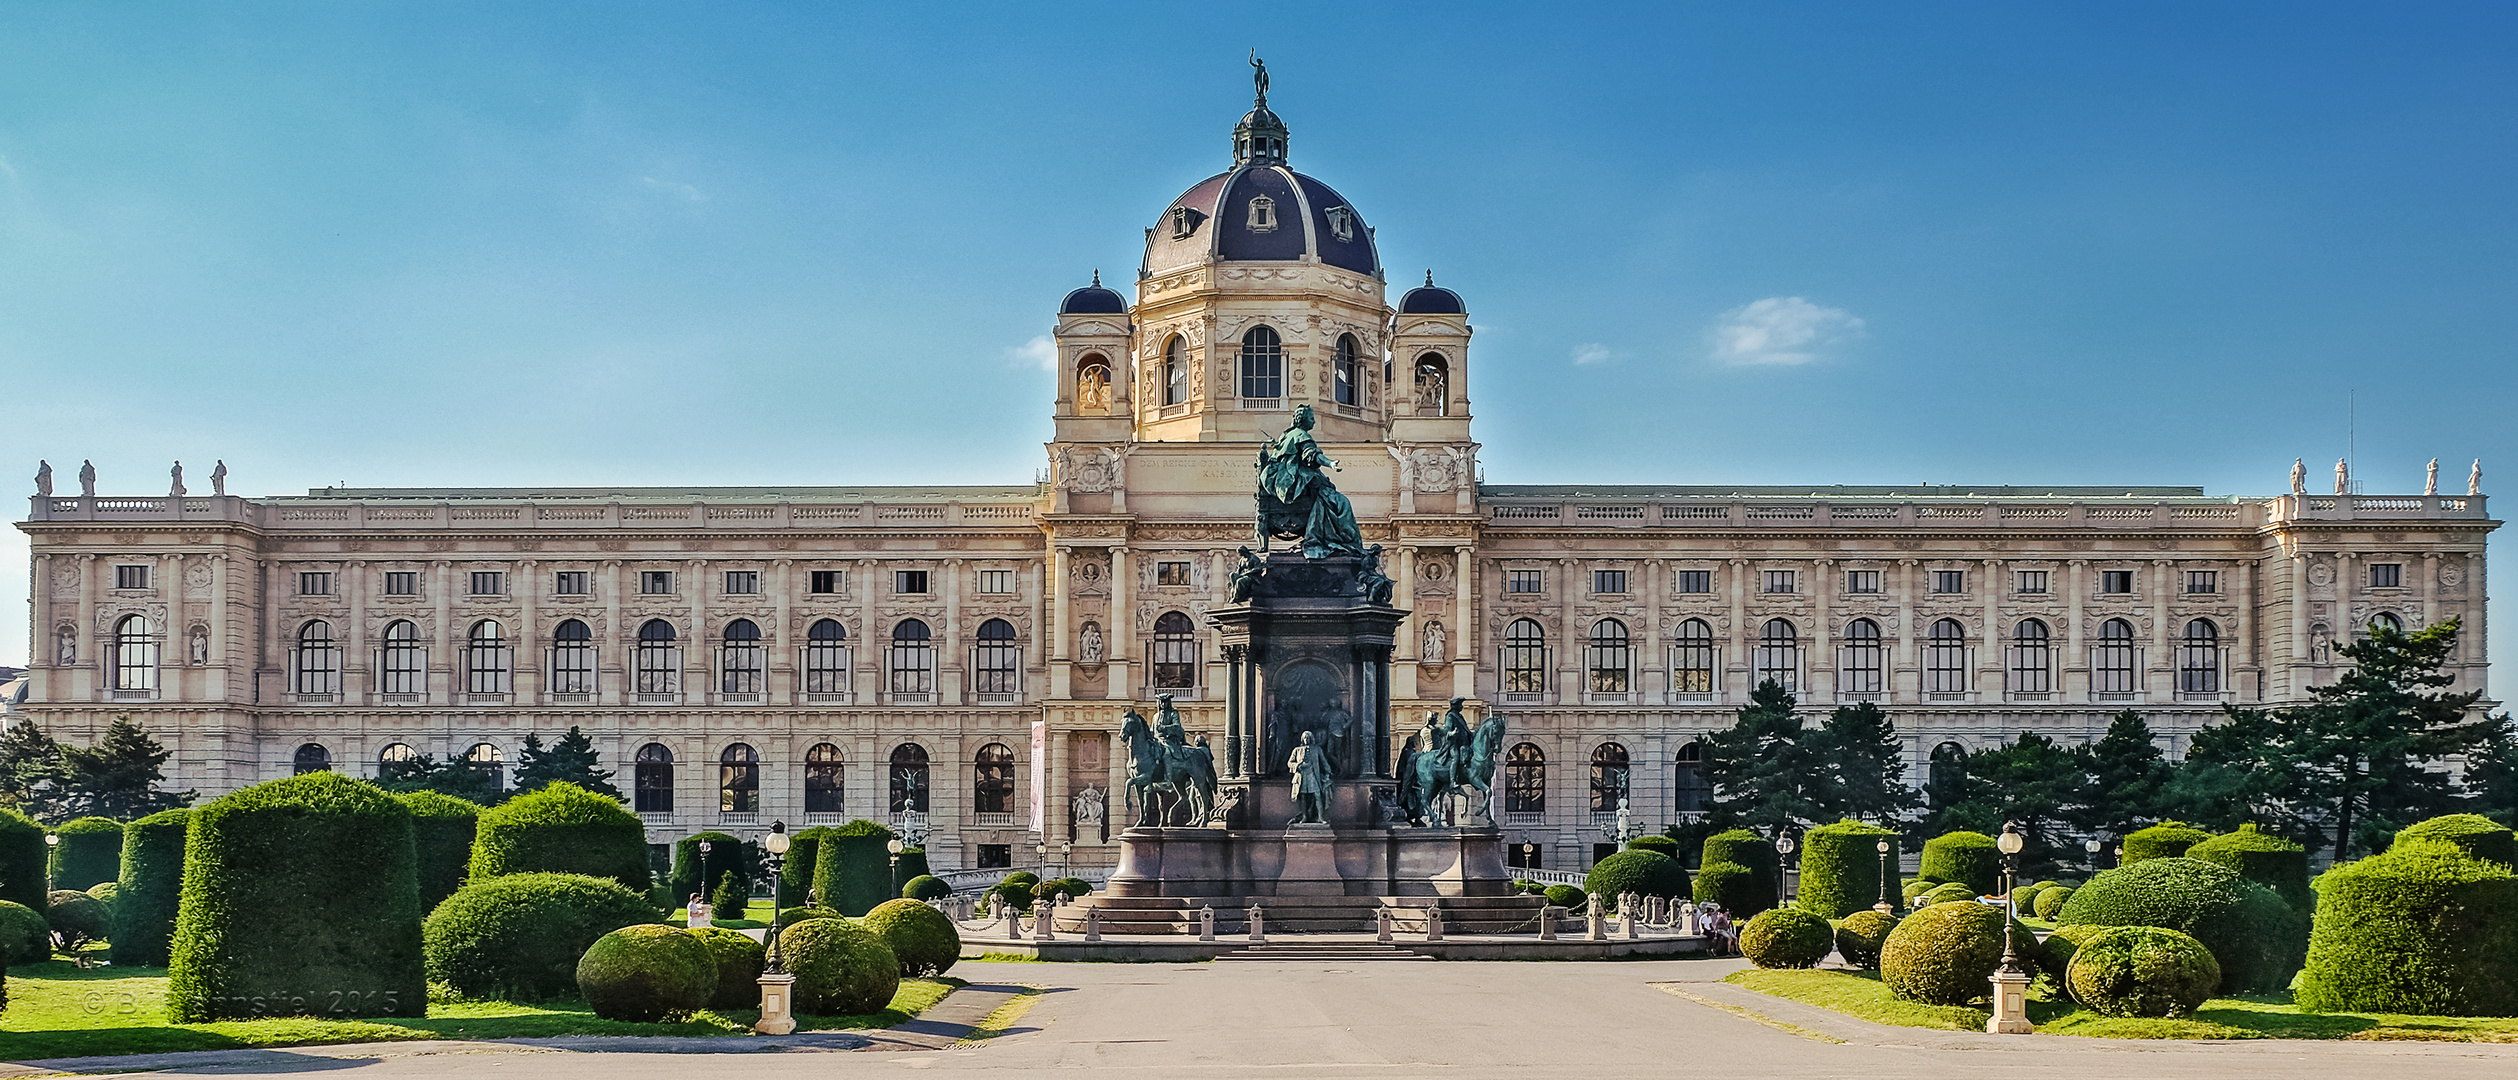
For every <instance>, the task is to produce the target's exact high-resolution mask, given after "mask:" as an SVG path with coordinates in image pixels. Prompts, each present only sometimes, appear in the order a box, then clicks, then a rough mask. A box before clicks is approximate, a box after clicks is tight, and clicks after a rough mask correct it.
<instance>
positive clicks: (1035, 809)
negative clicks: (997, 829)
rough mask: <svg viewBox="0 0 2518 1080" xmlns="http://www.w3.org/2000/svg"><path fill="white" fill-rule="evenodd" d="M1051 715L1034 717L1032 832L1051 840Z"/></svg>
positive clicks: (1046, 840) (1044, 840) (1045, 841)
mask: <svg viewBox="0 0 2518 1080" xmlns="http://www.w3.org/2000/svg"><path fill="white" fill-rule="evenodd" d="M1048 824H1049V717H1047V716H1045V715H1044V716H1037V717H1034V718H1033V719H1032V832H1033V833H1034V834H1035V835H1038V836H1039V837H1040V838H1041V841H1042V842H1043V843H1047V842H1048V840H1049V832H1048Z"/></svg>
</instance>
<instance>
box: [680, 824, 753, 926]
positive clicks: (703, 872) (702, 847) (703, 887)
mask: <svg viewBox="0 0 2518 1080" xmlns="http://www.w3.org/2000/svg"><path fill="white" fill-rule="evenodd" d="M714 846H716V845H714V844H711V843H709V842H708V841H706V840H702V841H700V842H699V891H698V892H696V893H693V894H691V902H692V903H695V904H708V905H709V912H708V914H709V918H710V920H711V921H712V922H713V921H715V919H716V915H717V912H716V903H715V901H712V900H710V899H708V849H709V848H711V847H714ZM733 917H734V918H737V919H740V918H742V917H743V913H742V912H740V911H738V912H735V913H734V916H733Z"/></svg>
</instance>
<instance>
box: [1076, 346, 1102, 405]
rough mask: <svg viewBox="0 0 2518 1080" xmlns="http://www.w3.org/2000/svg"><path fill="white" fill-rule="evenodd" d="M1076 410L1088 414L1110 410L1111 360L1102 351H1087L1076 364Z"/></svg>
mask: <svg viewBox="0 0 2518 1080" xmlns="http://www.w3.org/2000/svg"><path fill="white" fill-rule="evenodd" d="M1075 411H1077V412H1080V413H1084V414H1086V415H1100V414H1103V413H1107V412H1109V411H1110V361H1108V360H1106V359H1103V358H1102V354H1100V353H1086V354H1084V359H1083V360H1081V361H1079V362H1078V363H1077V364H1076V370H1075Z"/></svg>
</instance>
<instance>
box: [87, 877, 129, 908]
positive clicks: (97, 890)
mask: <svg viewBox="0 0 2518 1080" xmlns="http://www.w3.org/2000/svg"><path fill="white" fill-rule="evenodd" d="M121 891H122V886H121V885H120V884H117V883H115V882H111V881H100V882H97V883H96V884H94V885H90V886H88V887H87V894H88V895H89V896H93V897H95V898H97V899H99V900H102V901H104V902H105V906H106V907H109V908H110V907H112V906H114V894H115V893H118V892H121Z"/></svg>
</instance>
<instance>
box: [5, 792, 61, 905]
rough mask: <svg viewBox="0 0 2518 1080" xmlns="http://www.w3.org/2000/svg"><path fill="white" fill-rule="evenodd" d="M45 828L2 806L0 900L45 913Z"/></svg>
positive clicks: (48, 874) (48, 872)
mask: <svg viewBox="0 0 2518 1080" xmlns="http://www.w3.org/2000/svg"><path fill="white" fill-rule="evenodd" d="M49 877H50V871H48V870H47V869H46V867H45V855H44V827H43V826H41V825H38V824H36V823H35V819H34V818H31V817H28V816H26V815H24V814H21V813H18V812H17V811H15V810H11V809H9V808H7V807H5V806H0V900H5V901H8V902H9V903H12V904H17V905H19V906H22V907H24V908H26V909H27V910H29V911H42V910H44V894H45V893H47V892H50V891H52V890H51V889H49V888H47V887H46V886H45V882H46V881H47V880H48V878H49Z"/></svg>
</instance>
